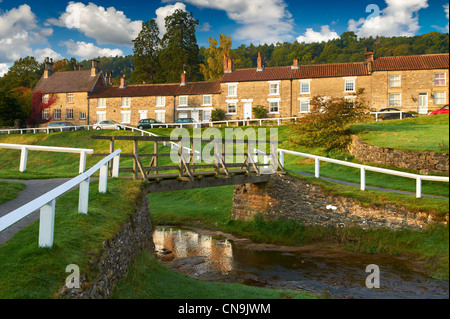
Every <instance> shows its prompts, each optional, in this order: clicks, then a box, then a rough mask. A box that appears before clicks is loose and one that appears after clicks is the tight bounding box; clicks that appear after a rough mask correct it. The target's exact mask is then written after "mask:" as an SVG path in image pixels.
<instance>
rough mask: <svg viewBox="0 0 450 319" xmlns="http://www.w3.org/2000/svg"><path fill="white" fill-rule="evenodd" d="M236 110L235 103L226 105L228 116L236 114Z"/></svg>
mask: <svg viewBox="0 0 450 319" xmlns="http://www.w3.org/2000/svg"><path fill="white" fill-rule="evenodd" d="M236 113H237V110H236V103H235V102H232V103H228V114H236Z"/></svg>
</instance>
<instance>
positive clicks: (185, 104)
mask: <svg viewBox="0 0 450 319" xmlns="http://www.w3.org/2000/svg"><path fill="white" fill-rule="evenodd" d="M182 98H183V99H186V103H183V104H182V103H181V102H182ZM188 105H189V96H188V95H180V96H179V97H178V106H188Z"/></svg>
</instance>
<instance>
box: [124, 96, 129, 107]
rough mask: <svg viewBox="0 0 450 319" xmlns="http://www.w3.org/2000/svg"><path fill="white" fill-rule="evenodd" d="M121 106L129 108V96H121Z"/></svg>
mask: <svg viewBox="0 0 450 319" xmlns="http://www.w3.org/2000/svg"><path fill="white" fill-rule="evenodd" d="M122 107H123V108H129V107H131V97H126V96H124V97H122Z"/></svg>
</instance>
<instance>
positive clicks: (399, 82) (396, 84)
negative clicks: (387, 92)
mask: <svg viewBox="0 0 450 319" xmlns="http://www.w3.org/2000/svg"><path fill="white" fill-rule="evenodd" d="M392 77H398V79H392ZM401 86H402V76H401V74H389V87H401Z"/></svg>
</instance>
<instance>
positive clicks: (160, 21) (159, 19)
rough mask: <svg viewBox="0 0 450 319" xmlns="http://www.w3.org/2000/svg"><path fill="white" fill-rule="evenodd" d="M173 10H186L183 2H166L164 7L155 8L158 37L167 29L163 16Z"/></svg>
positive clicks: (166, 15) (171, 12) (168, 14)
mask: <svg viewBox="0 0 450 319" xmlns="http://www.w3.org/2000/svg"><path fill="white" fill-rule="evenodd" d="M175 10H182V11H186V5H185V4H184V3H181V2H177V3H175V4H168V5H167V6H165V7H160V8H158V9H156V11H155V13H156V18H155V22H156V24H157V25H158V29H159V36H160V37H162V36H163V35H164V34H165V33H166V31H167V30H166V22H165V18H166V17H168V16H170V15H172V14H173V13H174V12H175Z"/></svg>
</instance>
